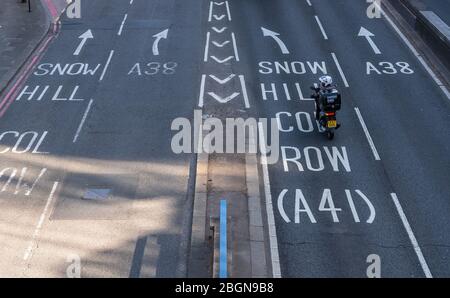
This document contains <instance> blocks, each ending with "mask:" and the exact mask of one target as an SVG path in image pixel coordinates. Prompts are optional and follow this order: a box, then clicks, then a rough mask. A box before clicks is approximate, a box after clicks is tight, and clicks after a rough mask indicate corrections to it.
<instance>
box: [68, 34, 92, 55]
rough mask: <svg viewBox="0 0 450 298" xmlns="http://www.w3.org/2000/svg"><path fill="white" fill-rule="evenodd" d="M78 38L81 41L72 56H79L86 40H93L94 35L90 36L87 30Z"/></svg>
mask: <svg viewBox="0 0 450 298" xmlns="http://www.w3.org/2000/svg"><path fill="white" fill-rule="evenodd" d="M78 38H80V39H81V42H80V44H79V45H78V47H77V49H76V50H75V52H74V53H73V55H74V56H78V55H80V52H81V50H82V49H83V47H84V45H85V44H86V42H87V40H88V39H92V38H94V35H92V31H91V29H89V30H87V31H86V32H84V33H83V34H81V35H80V36H79V37H78Z"/></svg>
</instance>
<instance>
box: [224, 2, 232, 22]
mask: <svg viewBox="0 0 450 298" xmlns="http://www.w3.org/2000/svg"><path fill="white" fill-rule="evenodd" d="M225 4H226V6H227V14H228V21H230V22H231V12H230V4H228V1H225Z"/></svg>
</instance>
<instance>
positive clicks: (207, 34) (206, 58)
mask: <svg viewBox="0 0 450 298" xmlns="http://www.w3.org/2000/svg"><path fill="white" fill-rule="evenodd" d="M210 37H211V33H210V32H207V33H206V44H205V56H204V57H203V61H204V62H208V57H209V39H210Z"/></svg>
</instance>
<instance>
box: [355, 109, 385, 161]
mask: <svg viewBox="0 0 450 298" xmlns="http://www.w3.org/2000/svg"><path fill="white" fill-rule="evenodd" d="M355 112H356V115H357V116H358V119H359V122H360V123H361V126H362V129H363V130H364V133H365V135H366V138H367V141H368V142H369V145H370V148H371V149H372V153H373V156H374V157H375V160H377V161H380V160H381V158H380V155H379V154H378V151H377V148H375V144H374V143H373V140H372V137H371V136H370V133H369V130H368V129H367V126H366V123H365V122H364V119H363V117H362V115H361V112H360V111H359V108H355Z"/></svg>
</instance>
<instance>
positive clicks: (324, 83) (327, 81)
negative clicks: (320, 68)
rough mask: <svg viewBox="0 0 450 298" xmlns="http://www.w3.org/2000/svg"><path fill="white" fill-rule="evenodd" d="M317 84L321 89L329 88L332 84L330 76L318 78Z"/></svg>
mask: <svg viewBox="0 0 450 298" xmlns="http://www.w3.org/2000/svg"><path fill="white" fill-rule="evenodd" d="M319 82H320V86H321V87H322V88H329V87H331V85H332V84H333V78H332V77H330V76H322V77H320V78H319Z"/></svg>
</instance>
